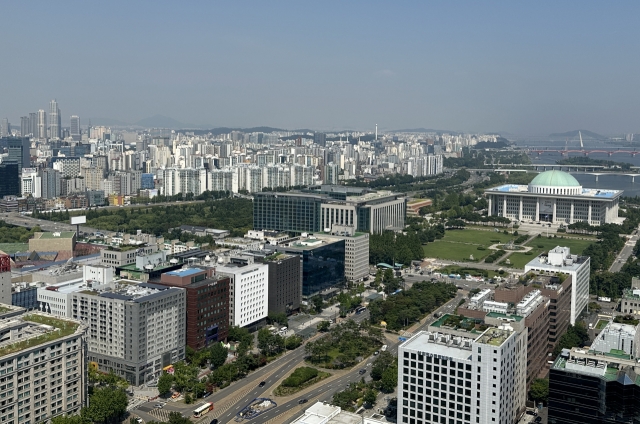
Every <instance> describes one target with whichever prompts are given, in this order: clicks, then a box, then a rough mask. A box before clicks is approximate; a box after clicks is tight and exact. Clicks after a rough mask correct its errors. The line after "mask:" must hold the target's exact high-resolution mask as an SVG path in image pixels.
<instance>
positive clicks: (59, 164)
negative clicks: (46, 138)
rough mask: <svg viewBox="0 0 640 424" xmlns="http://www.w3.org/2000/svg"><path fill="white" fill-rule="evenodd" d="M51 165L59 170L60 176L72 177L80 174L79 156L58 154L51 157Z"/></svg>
mask: <svg viewBox="0 0 640 424" xmlns="http://www.w3.org/2000/svg"><path fill="white" fill-rule="evenodd" d="M51 167H52V168H53V169H56V170H58V171H60V176H61V177H62V178H74V177H77V176H79V175H80V158H79V157H66V156H62V157H60V156H58V157H55V158H52V159H51Z"/></svg>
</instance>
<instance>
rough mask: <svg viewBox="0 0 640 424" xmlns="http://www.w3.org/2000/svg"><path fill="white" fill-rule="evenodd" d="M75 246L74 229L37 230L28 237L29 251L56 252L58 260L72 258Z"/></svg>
mask: <svg viewBox="0 0 640 424" xmlns="http://www.w3.org/2000/svg"><path fill="white" fill-rule="evenodd" d="M75 248H76V233H75V231H58V232H53V233H50V232H37V233H34V234H33V238H31V239H29V251H30V252H34V251H35V252H58V256H57V259H58V260H63V259H69V258H72V257H73V252H74V251H75Z"/></svg>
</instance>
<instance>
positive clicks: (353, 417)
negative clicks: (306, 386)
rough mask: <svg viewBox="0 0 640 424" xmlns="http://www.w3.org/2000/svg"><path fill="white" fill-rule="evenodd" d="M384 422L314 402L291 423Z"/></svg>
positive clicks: (339, 423)
mask: <svg viewBox="0 0 640 424" xmlns="http://www.w3.org/2000/svg"><path fill="white" fill-rule="evenodd" d="M386 422H387V421H382V420H377V419H375V418H367V417H363V416H362V415H359V414H354V413H352V412H347V411H343V410H342V408H340V407H339V406H333V405H330V404H328V403H324V402H316V403H315V404H313V405H311V406H310V407H309V408H307V410H306V411H304V415H303V416H301V417H299V418H298V419H297V420H295V421H293V422H292V424H384V423H386Z"/></svg>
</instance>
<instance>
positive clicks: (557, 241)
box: [505, 236, 593, 268]
mask: <svg viewBox="0 0 640 424" xmlns="http://www.w3.org/2000/svg"><path fill="white" fill-rule="evenodd" d="M591 243H593V241H591V240H578V239H575V238H560V237H557V238H547V237H544V236H543V237H540V238H537V237H536V238H534V239H532V240H531V241H530V242H529V243H528V244H527V246H530V247H532V248H533V249H531V252H533V254H532V255H525V254H524V253H512V254H511V255H509V256H508V259H509V261H511V265H506V264H505V266H509V267H511V268H524V266H525V265H526V264H527V263H528V262H529V261H531V260H532V259H533V258H535V257H536V256H538V255H539V254H540V253H542V252H545V251H548V250H550V249H553V248H554V247H556V246H561V247H568V248H569V249H571V253H572V254H577V255H579V254H581V253H582V251H583V250H584V249H585V248H586V247H587V246H589V245H590V244H591ZM538 246H542V247H538Z"/></svg>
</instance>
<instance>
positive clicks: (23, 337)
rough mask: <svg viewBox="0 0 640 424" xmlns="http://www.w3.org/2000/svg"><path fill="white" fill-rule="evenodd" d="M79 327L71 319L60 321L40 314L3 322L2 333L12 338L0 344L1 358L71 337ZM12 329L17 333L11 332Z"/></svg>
mask: <svg viewBox="0 0 640 424" xmlns="http://www.w3.org/2000/svg"><path fill="white" fill-rule="evenodd" d="M79 327H80V324H79V323H78V322H75V321H72V320H70V319H60V318H55V317H52V316H47V315H43V314H38V313H32V314H29V315H23V316H21V317H18V318H16V319H10V320H8V321H3V322H2V323H1V324H0V331H3V332H5V331H6V332H7V334H11V338H10V339H9V340H6V341H4V342H2V343H0V357H3V356H6V355H10V354H13V353H16V352H19V351H21V350H25V349H30V348H33V347H35V346H38V345H40V344H43V343H49V342H52V341H54V340H57V339H60V338H62V337H65V336H69V335H71V334H73V333H75V332H76V330H77V329H78V328H79ZM10 329H16V330H17V331H9V330H10ZM16 335H17V336H16Z"/></svg>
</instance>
